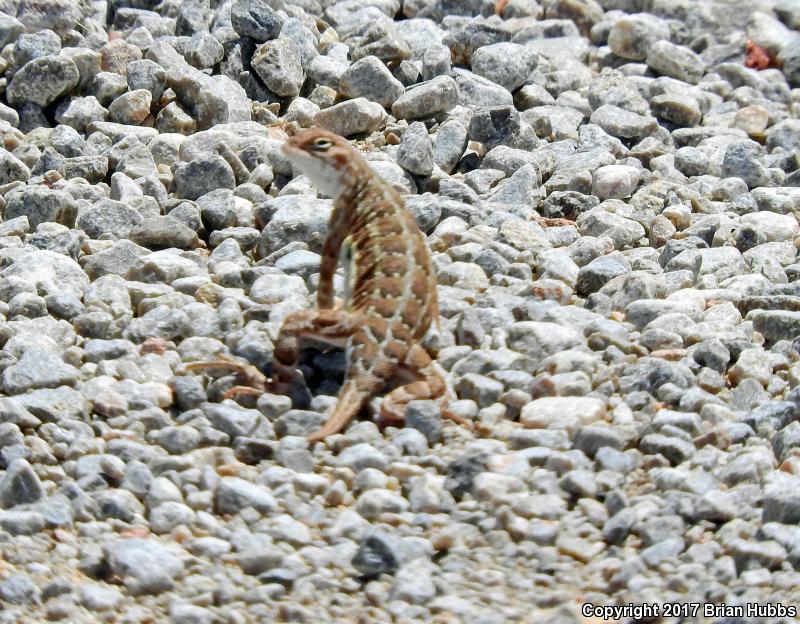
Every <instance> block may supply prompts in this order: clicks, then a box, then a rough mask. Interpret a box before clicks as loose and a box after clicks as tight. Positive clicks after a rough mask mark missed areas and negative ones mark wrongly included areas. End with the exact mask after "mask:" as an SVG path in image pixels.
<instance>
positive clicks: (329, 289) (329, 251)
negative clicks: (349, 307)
mask: <svg viewBox="0 0 800 624" xmlns="http://www.w3.org/2000/svg"><path fill="white" fill-rule="evenodd" d="M328 227H329V231H328V236H327V238H326V239H325V242H324V243H323V244H322V258H321V260H320V264H319V285H318V286H317V308H319V309H320V310H330V309H331V308H333V274H334V273H335V272H336V266H337V265H338V264H339V252H340V251H341V250H342V243H343V242H344V239H345V237H346V236H347V228H346V224H345V223H344V211H342V210H339V209H338V208H334V211H333V214H331V220H330V224H329V226H328Z"/></svg>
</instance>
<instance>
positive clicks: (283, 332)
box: [187, 128, 469, 442]
mask: <svg viewBox="0 0 800 624" xmlns="http://www.w3.org/2000/svg"><path fill="white" fill-rule="evenodd" d="M283 152H284V154H285V155H286V156H287V157H288V158H289V160H291V162H292V163H293V164H294V165H295V166H296V167H297V168H298V169H299V170H300V171H301V172H303V173H304V174H305V175H307V176H308V178H309V179H310V180H311V182H312V183H313V184H314V185H315V186H316V187H317V188H318V189H319V190H320V191H321V192H322V193H324V194H326V195H328V196H330V197H332V198H333V199H334V204H333V212H332V214H331V218H330V222H329V230H328V235H327V238H326V240H325V242H324V244H323V248H322V260H321V265H320V277H319V287H318V290H317V307H318V309H317V310H303V311H300V312H295V313H293V314H290V315H289V316H288V317H287V318H286V319H285V320H284V322H283V325H282V326H281V329H280V332H279V336H278V339H277V341H276V343H275V349H274V352H273V364H272V382H271V383H270V384H267V383H266V380H265V379H264V377H263V376H261V375H260V373H258V371H256V370H255V369H254V368H253V367H243V366H239V365H235V364H234V363H232V362H227V361H220V362H200V363H194V364H191V365H189V366H188V367H187V368H194V369H198V368H207V367H208V366H209V365H216V366H220V367H222V368H234V369H235V370H237V372H239V373H241V374H242V375H243V377H244V378H245V380H246V383H248V384H250V386H249V387H247V386H245V387H241V386H240V387H236V388H232V389H231V390H230V391H229V394H231V393H240V392H241V393H247V394H255V393H258V392H262V391H264V390H265V389H267V388H269V389H270V390H271V391H273V392H285V391H287V389H288V388H289V386H290V384H291V381H292V380H293V378H294V376H295V375H296V368H297V361H298V357H299V349H300V339H302V338H316V339H318V340H322V341H324V342H327V343H329V344H333V345H338V346H344V347H345V349H346V355H347V376H346V378H345V382H344V385H343V386H342V389H341V392H340V394H339V399H338V402H337V404H336V406H335V407H334V408H333V410H332V412H331V413H330V416H329V417H328V420H327V422H326V423H325V424H324V426H323V427H322V428H321V429H320V430H319V431H317V432H315V433H313V434H311V435H310V436H309V438H308V439H309V441H310V442H315V441H319V440H322V439H324V438H326V437H327V436H329V435H331V434H333V433H337V432H339V431H341V430H342V429H344V427H345V426H347V424H348V423H349V422H350V421H351V420H352V419H353V418H354V417H355V416H356V415H357V414H358V412H359V411H360V410H361V409H362V408H363V407H364V406H365V405H366V403H367V402H368V401H369V400H370V399H371V398H373V397H374V396H376V395H377V394H379V393H381V392H383V391H384V390H385V389H386V387H387V385H388V384H389V383H390V382H395V381H399V382H400V383H402V384H403V385H400V386H399V387H396V388H395V389H393V390H391V391H390V392H389V393H388V394H387V395H386V396H385V397H384V398H383V401H382V403H381V410H380V415H381V418H382V420H383V421H384V422H389V423H391V422H396V423H399V422H402V421H403V420H404V418H405V409H406V407H407V405H408V403H409V402H410V401H413V400H416V399H433V400H437V401H438V402H440V403H441V404H442V408H444V404H445V403H446V402H447V401H448V400H449V399H450V398H451V397H452V393H451V391H450V390H449V388H448V386H447V383H446V382H445V380H444V378H443V376H442V375H441V373H440V372H439V370H438V368H437V366H436V365H435V363H434V362H433V361H432V359H431V357H430V355H429V354H428V352H427V351H426V350H425V348H424V347H423V346H422V345H421V344H420V340H421V339H422V337H423V336H424V335H425V333H426V332H427V331H428V329H429V328H430V326H431V323H432V322H433V321H434V320H435V321H436V322H437V323H438V314H439V311H438V303H437V293H436V275H435V273H434V270H433V266H432V264H431V259H430V254H429V252H428V248H427V245H426V243H425V239H424V237H423V235H422V232H420V229H419V227H418V226H417V223H416V221H415V220H414V218H413V217H412V216H411V214H410V213H409V212H408V210H406V208H405V206H404V204H403V200H402V198H401V197H400V195H399V194H398V193H397V192H396V191H395V190H394V189H393V188H392V187H391V186H390V185H389V184H387V183H386V182H384V181H383V180H382V179H381V178H380V177H379V176H378V175H376V174H375V173H374V172H373V171H372V169H371V168H370V167H369V165H368V164H367V162H366V161H365V160H364V159H363V158H362V157H361V156H360V155H359V154H358V152H356V151H355V150H354V149H353V148H352V147H351V146H350V145H349V144H348V143H347V141H346V140H345V139H343V138H341V137H339V136H337V135H335V134H332V133H330V132H327V131H325V130H321V129H318V128H311V129H308V130H303V131H301V132H300V133H298V134H296V135H295V136H293V137H291V138H290V139H289V140H288V141H287V142H286V143H285V144H284V147H283ZM344 244H347V246H348V247H349V251H350V254H351V256H352V271H353V275H352V287H351V289H350V292H349V294H348V296H347V298H346V299H345V301H344V302H343V303H342V304H341V305H340V306H339V307H336V308H334V297H333V274H334V272H335V270H336V266H337V264H338V261H339V254H340V251H341V249H342V246H343V245H344ZM442 413H443V415H444V416H445V417H447V418H450V419H451V420H454V421H456V422H458V423H460V424H462V425H467V426H469V425H468V423H467V422H466V421H464V420H463V419H462V418H460V417H459V416H457V415H456V414H453V413H451V412H449V411H447V410H446V409H443V410H442Z"/></svg>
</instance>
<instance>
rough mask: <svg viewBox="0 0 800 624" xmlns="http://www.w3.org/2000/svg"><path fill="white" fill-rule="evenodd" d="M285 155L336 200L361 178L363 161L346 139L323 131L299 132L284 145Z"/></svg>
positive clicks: (309, 130)
mask: <svg viewBox="0 0 800 624" xmlns="http://www.w3.org/2000/svg"><path fill="white" fill-rule="evenodd" d="M283 153H284V154H285V155H286V157H287V158H288V159H289V160H290V161H291V162H292V164H293V165H294V166H295V167H297V168H298V169H299V170H300V171H301V172H302V173H303V174H305V175H306V176H308V177H309V178H310V179H311V182H312V183H313V184H314V186H316V187H317V189H319V190H320V191H321V192H322V193H324V194H326V195H329V196H330V197H333V198H334V199H335V198H336V197H338V195H339V193H341V191H342V190H343V189H344V188H345V187H347V186H348V185H349V182H348V179H350V178H352V176H353V175H357V173H356V168H357V167H358V166H359V164H360V161H361V158H360V156H358V154H357V153H356V152H355V150H354V149H353V148H352V147H350V144H349V143H348V142H347V141H346V140H345V139H343V138H342V137H340V136H339V135H337V134H334V133H333V132H328V131H327V130H322V129H321V128H309V129H307V130H303V131H301V132H298V133H297V134H295V135H294V136H293V137H291V138H290V139H289V140H288V141H286V143H284V144H283Z"/></svg>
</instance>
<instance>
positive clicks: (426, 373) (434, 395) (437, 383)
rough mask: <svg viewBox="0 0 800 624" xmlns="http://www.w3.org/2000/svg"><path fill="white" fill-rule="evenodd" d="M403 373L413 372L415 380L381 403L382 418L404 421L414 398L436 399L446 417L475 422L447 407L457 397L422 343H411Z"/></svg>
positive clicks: (461, 421) (465, 424)
mask: <svg viewBox="0 0 800 624" xmlns="http://www.w3.org/2000/svg"><path fill="white" fill-rule="evenodd" d="M402 372H404V373H406V374H410V375H412V376H413V377H414V378H415V379H414V380H413V381H411V382H409V383H407V384H405V385H403V386H400V387H398V388H395V389H394V390H392V391H391V392H390V393H389V394H387V395H386V396H385V397H384V398H383V402H382V403H381V419H382V420H383V421H385V422H386V423H387V424H389V423H400V422H402V421H403V420H405V415H406V409H407V407H408V404H409V403H410V402H411V401H420V400H433V401H436V403H437V404H438V405H439V409H440V410H441V412H442V416H443V417H444V418H447V419H448V420H452V421H454V422H456V423H458V424H459V425H462V426H464V427H467V428H468V429H472V423H470V422H469V421H467V420H464V419H463V418H462V417H461V416H459V415H458V414H455V413H453V412H451V411H450V410H448V409H447V406H448V404H449V403H450V402H451V401H453V400H454V399H455V394H454V393H453V391H452V390H451V389H450V386H449V385H448V383H447V381H446V380H445V378H444V375H442V373H441V371H440V370H439V369H438V367H437V366H436V364H435V362H433V360H431V357H430V355H428V352H427V351H425V349H424V348H423V347H422V346H421V345H419V344H414V345H412V347H411V349H410V350H409V353H408V356H407V357H406V361H405V362H404V366H403V367H402Z"/></svg>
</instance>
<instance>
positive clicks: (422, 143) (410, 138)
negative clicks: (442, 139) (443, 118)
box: [397, 121, 434, 175]
mask: <svg viewBox="0 0 800 624" xmlns="http://www.w3.org/2000/svg"><path fill="white" fill-rule="evenodd" d="M397 164H398V165H400V166H401V167H402V168H403V169H405V170H406V171H409V172H410V173H414V174H417V175H430V174H431V172H432V171H433V167H434V159H433V143H432V141H431V138H430V135H429V134H428V129H427V128H426V127H425V124H423V123H422V122H419V121H415V122H414V123H412V124H410V125H409V126H408V128H407V129H406V131H405V132H404V133H403V138H402V140H401V141H400V146H399V148H398V150H397Z"/></svg>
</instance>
